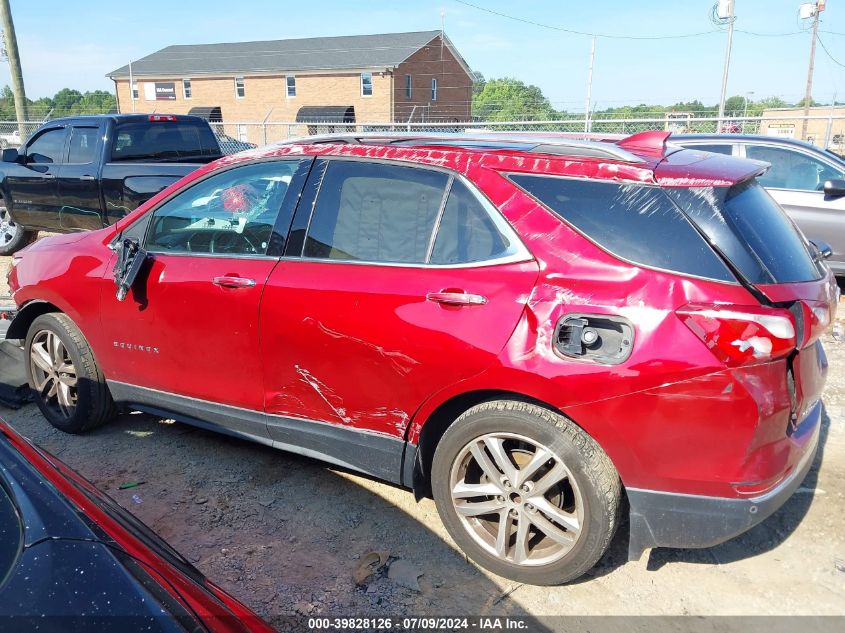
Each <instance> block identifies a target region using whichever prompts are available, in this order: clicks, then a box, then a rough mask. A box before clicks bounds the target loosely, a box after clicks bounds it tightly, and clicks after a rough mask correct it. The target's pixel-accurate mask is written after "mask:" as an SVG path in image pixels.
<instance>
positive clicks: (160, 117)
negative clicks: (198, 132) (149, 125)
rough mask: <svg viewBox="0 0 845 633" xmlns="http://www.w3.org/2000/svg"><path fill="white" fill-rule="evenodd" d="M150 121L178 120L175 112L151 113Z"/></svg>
mask: <svg viewBox="0 0 845 633" xmlns="http://www.w3.org/2000/svg"><path fill="white" fill-rule="evenodd" d="M150 121H170V122H175V121H176V115H175V114H151V115H150Z"/></svg>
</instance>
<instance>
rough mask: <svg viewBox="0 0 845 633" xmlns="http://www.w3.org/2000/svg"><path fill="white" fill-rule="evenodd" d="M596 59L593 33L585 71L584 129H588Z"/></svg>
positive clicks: (586, 130) (587, 130)
mask: <svg viewBox="0 0 845 633" xmlns="http://www.w3.org/2000/svg"><path fill="white" fill-rule="evenodd" d="M595 60H596V36H595V35H593V44H592V46H591V47H590V70H589V72H588V73H587V103H586V106H585V107H584V131H585V132H589V131H590V127H591V125H590V102H591V101H592V100H593V62H595Z"/></svg>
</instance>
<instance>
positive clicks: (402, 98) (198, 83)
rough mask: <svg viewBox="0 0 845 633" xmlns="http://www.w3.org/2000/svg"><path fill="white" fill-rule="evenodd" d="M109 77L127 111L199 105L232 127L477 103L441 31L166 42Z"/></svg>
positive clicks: (450, 114)
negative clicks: (173, 44)
mask: <svg viewBox="0 0 845 633" xmlns="http://www.w3.org/2000/svg"><path fill="white" fill-rule="evenodd" d="M130 73H131V81H132V83H133V84H134V85H133V90H132V93H131V94H130ZM107 76H108V77H109V78H111V79H112V80H113V81H114V82H115V92H116V95H117V103H118V109H119V111H120V112H133V111H136V112H154V111H155V112H171V113H176V114H187V113H189V112H190V111H191V110H194V112H195V113H197V112H203V113H204V114H205V115H206V116H209V117H210V118H211V119H212V120H213V119H218V118H219V119H222V121H223V122H225V123H226V124H227V126H226V127H227V131H228V130H229V129H230V127H231V126H230V124H237V123H240V122H261V121H267V122H274V121H276V122H278V121H302V122H310V121H318V120H319V121H337V122H358V123H393V122H406V121H467V120H469V118H470V106H471V101H472V71H471V70H470V68H469V66H468V65H467V63H466V62H465V61H464V59H463V58H462V57H461V55H460V54H459V53H458V51H457V50H456V49H455V47H454V45H453V44H452V42H451V41H449V38H448V37H446V35H445V34H444V33H442V32H441V31H423V32H415V33H387V34H382V35H353V36H345V37H318V38H307V39H292V40H273V41H265V42H237V43H230V44H199V45H184V46H168V47H167V48H163V49H162V50H160V51H157V52H155V53H153V54H151V55H148V56H147V57H144V58H142V59H139V60H137V61H133V62H132V66H131V70H130V67H129V65H127V66H123V67H122V68H118V69H117V70H115V71H113V72H111V73H109V74H108V75H107ZM236 127H237V126H236ZM237 135H238V136H243V135H242V134H241V132H240V131H238V132H237Z"/></svg>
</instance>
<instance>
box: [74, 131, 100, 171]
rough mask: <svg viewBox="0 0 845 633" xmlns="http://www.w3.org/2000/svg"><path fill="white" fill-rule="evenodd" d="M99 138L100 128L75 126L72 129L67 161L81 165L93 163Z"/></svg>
mask: <svg viewBox="0 0 845 633" xmlns="http://www.w3.org/2000/svg"><path fill="white" fill-rule="evenodd" d="M98 138H99V128H96V127H74V128H73V129H71V131H70V148H69V149H68V156H67V162H68V163H72V164H80V165H81V164H88V163H93V162H94V157H95V155H96V151H97V140H98Z"/></svg>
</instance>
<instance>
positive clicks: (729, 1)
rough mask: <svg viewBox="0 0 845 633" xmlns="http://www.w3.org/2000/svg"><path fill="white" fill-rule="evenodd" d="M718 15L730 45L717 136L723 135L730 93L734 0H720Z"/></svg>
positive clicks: (723, 74)
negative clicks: (727, 98)
mask: <svg viewBox="0 0 845 633" xmlns="http://www.w3.org/2000/svg"><path fill="white" fill-rule="evenodd" d="M716 14H717V18H718V20H719V22H721V23H723V24H724V23H725V22H727V25H728V45H727V47H726V48H725V67H724V69H723V70H722V96H721V97H719V120H718V122H717V125H718V129H717V130H716V132H717V134H721V133H722V119H723V118H724V117H725V98H726V97H727V92H728V70H729V69H730V66H731V47H732V46H733V40H734V22H735V21H736V17H735V16H734V0H719V2H718V4H717V5H716Z"/></svg>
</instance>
